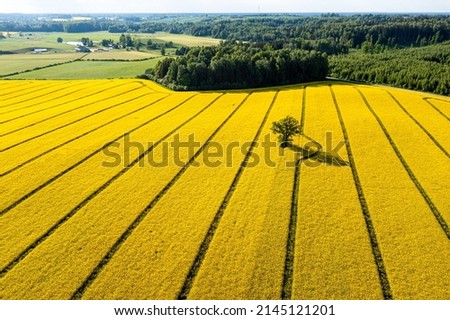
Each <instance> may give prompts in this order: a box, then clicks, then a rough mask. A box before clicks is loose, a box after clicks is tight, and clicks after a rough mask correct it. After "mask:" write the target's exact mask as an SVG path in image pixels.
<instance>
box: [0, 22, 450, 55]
mask: <svg viewBox="0 0 450 320" xmlns="http://www.w3.org/2000/svg"><path fill="white" fill-rule="evenodd" d="M178 18H180V19H178ZM179 20H181V21H179ZM0 30H4V31H11V32H12V31H14V32H69V33H73V32H77V33H80V32H92V31H109V32H111V33H126V32H130V33H138V32H141V33H154V32H158V31H164V32H169V33H173V34H188V35H194V36H210V37H214V38H218V39H223V40H240V41H254V42H276V41H282V42H286V41H287V40H295V39H297V40H299V39H301V40H302V41H305V45H306V44H308V45H310V46H315V47H316V48H314V49H317V47H319V46H322V47H325V43H326V44H327V45H326V46H328V47H333V51H335V52H327V53H328V54H330V53H337V52H336V51H339V50H340V51H342V50H344V51H345V50H347V49H348V48H361V47H362V46H363V45H364V43H370V44H374V45H375V44H380V45H386V46H391V47H394V46H398V45H401V46H409V45H411V44H413V45H417V46H424V45H428V44H436V43H440V42H444V41H447V40H450V16H448V15H386V14H384V15H383V14H377V15H372V14H366V15H361V14H359V15H352V16H348V15H339V14H326V15H321V16H298V15H267V16H266V15H258V16H256V15H254V16H251V15H249V16H238V15H219V16H214V15H212V16H200V17H197V18H193V19H191V20H190V19H186V18H185V17H184V16H180V17H177V16H174V17H172V18H171V19H165V20H164V21H160V20H156V19H155V17H153V16H149V17H132V16H131V17H122V18H118V19H111V18H105V17H103V18H99V17H92V19H91V20H86V21H70V20H67V21H54V20H52V19H48V20H47V19H42V18H32V17H28V18H27V16H25V17H22V18H16V19H1V17H0ZM319 42H320V43H319ZM324 49H325V48H324ZM327 50H330V48H328V49H327ZM319 51H322V50H319Z"/></svg>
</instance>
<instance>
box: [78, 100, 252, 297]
mask: <svg viewBox="0 0 450 320" xmlns="http://www.w3.org/2000/svg"><path fill="white" fill-rule="evenodd" d="M251 95H252V93H250V94H248V95H247V96H246V97H245V98H244V99H243V100H242V101H241V103H239V105H238V106H237V107H236V108H235V109H234V110H233V112H231V113H230V114H229V115H228V117H227V118H226V119H225V120H224V121H223V122H222V123H221V124H220V126H218V127H217V128H216V129H215V130H214V132H213V133H212V134H211V135H210V136H209V137H208V139H207V140H206V141H205V143H204V144H203V145H202V146H201V147H200V149H199V150H197V152H196V153H195V154H194V155H193V156H192V157H191V158H190V159H189V161H188V162H187V163H186V164H185V165H184V166H183V167H182V168H181V169H180V171H178V172H177V174H176V175H175V176H174V177H173V178H172V179H171V180H170V181H169V182H168V183H167V184H166V185H165V186H164V188H163V189H162V190H161V191H160V192H159V193H158V194H157V195H156V196H155V197H154V198H153V200H152V201H151V202H150V203H149V204H148V205H147V207H145V209H144V210H142V211H141V212H140V213H139V214H138V215H137V217H136V218H135V219H134V220H133V222H132V223H131V224H130V225H129V226H128V228H127V229H126V230H125V231H124V232H123V233H122V235H121V236H120V237H119V238H118V240H117V241H116V242H115V243H114V244H113V246H112V247H111V248H110V249H109V250H108V252H107V253H106V254H105V255H104V256H103V258H102V259H101V260H100V262H99V263H98V264H97V266H96V267H95V268H94V269H93V270H92V272H91V273H90V274H89V276H88V277H87V278H86V280H85V281H84V282H83V283H82V284H81V286H80V287H79V288H78V289H77V290H76V291H75V292H74V293H73V295H72V297H71V300H80V299H81V298H82V297H83V294H84V293H85V292H86V290H87V289H88V288H89V286H90V285H91V284H92V283H93V282H94V281H95V279H96V278H97V276H98V275H99V274H100V272H101V271H102V270H103V268H104V267H105V266H106V265H107V264H108V263H109V261H110V260H111V259H112V258H113V256H114V254H115V253H116V252H117V251H118V250H119V249H120V247H121V246H122V244H123V243H124V242H125V241H126V240H127V239H128V237H129V236H130V235H131V234H132V233H133V231H134V230H135V229H136V228H137V227H138V225H139V224H140V223H141V222H142V220H144V219H145V217H146V216H147V215H148V214H149V213H150V212H151V210H152V209H153V208H154V207H155V205H156V204H157V203H158V202H159V201H160V200H161V199H162V198H163V197H164V195H165V194H166V193H167V192H168V191H169V190H170V188H172V186H173V185H174V184H175V183H176V182H177V181H178V180H179V179H180V177H181V176H182V175H183V174H184V173H185V172H186V170H187V169H189V168H190V167H191V165H192V163H193V162H194V161H195V159H197V157H198V156H199V155H200V154H202V153H203V151H204V150H205V149H206V147H207V146H208V145H209V143H210V142H211V141H212V139H214V137H215V136H216V135H217V133H218V132H219V131H220V130H221V129H222V128H223V127H224V126H225V125H226V124H227V123H228V121H229V120H230V119H231V118H232V117H233V116H234V115H235V114H236V112H237V111H238V110H240V109H241V107H242V106H243V105H244V104H245V102H246V101H247V100H248V98H249V97H250V96H251Z"/></svg>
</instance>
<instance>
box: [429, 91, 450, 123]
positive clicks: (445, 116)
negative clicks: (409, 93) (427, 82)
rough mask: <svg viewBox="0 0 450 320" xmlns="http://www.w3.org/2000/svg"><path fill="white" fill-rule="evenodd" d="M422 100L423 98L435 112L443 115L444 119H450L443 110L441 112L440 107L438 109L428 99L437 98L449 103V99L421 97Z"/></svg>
mask: <svg viewBox="0 0 450 320" xmlns="http://www.w3.org/2000/svg"><path fill="white" fill-rule="evenodd" d="M423 100H424V101H425V102H426V103H428V104H429V105H430V106H431V107H432V108H433V109H434V110H436V111H437V112H439V114H440V115H441V116H443V117H444V118H445V119H447V120H448V121H450V117H448V116H447V115H446V114H445V113H444V112H442V111H441V109H439V108H438V107H437V106H436V105H434V104H433V103H431V101H430V100H437V101H443V102H447V103H450V102H449V101H447V100H443V99H438V98H428V97H425V98H423Z"/></svg>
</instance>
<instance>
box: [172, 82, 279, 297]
mask: <svg viewBox="0 0 450 320" xmlns="http://www.w3.org/2000/svg"><path fill="white" fill-rule="evenodd" d="M278 94H279V91H277V92H276V94H275V95H274V97H273V98H272V101H271V103H270V105H269V107H268V108H267V111H266V114H265V115H264V118H263V120H262V122H261V124H260V125H259V128H258V130H257V132H256V134H255V136H254V138H253V140H252V144H251V145H250V148H249V149H248V150H247V153H246V155H245V157H244V159H243V160H242V162H241V164H240V165H239V169H238V172H237V173H236V175H235V176H234V179H233V182H232V183H231V185H230V187H229V188H228V191H227V193H226V195H225V197H224V198H223V200H222V203H221V204H220V207H219V209H218V210H217V212H216V214H215V216H214V218H213V220H212V222H211V224H210V226H209V229H208V232H207V233H206V236H205V238H204V239H203V241H202V243H201V245H200V247H199V249H198V252H197V255H196V257H195V259H194V262H193V264H192V265H191V268H190V270H189V272H188V274H187V276H186V278H185V280H184V283H183V286H182V287H181V290H180V293H179V294H178V297H177V299H178V300H185V299H187V297H188V295H189V292H190V291H191V289H192V285H193V284H194V281H195V278H196V277H197V274H198V271H199V270H200V268H201V266H202V263H203V260H204V258H205V256H206V253H207V252H208V249H209V246H210V244H211V242H212V240H213V238H214V235H215V233H216V231H217V228H218V227H219V224H220V220H221V219H222V216H223V215H224V213H225V210H226V209H227V207H228V203H229V202H230V200H231V198H232V197H233V194H234V191H235V190H236V188H237V185H238V184H239V180H240V179H241V176H242V174H243V173H244V170H245V169H246V168H247V164H248V160H249V159H250V157H251V155H252V153H253V150H254V149H255V147H256V145H257V141H258V140H259V137H260V136H261V132H262V130H263V129H264V126H265V125H266V123H267V119H268V118H269V115H270V112H271V111H272V109H273V106H274V105H275V103H276V101H277V98H278Z"/></svg>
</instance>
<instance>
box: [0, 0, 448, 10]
mask: <svg viewBox="0 0 450 320" xmlns="http://www.w3.org/2000/svg"><path fill="white" fill-rule="evenodd" d="M0 1H1V2H2V3H0V13H12V12H14V13H99V12H101V13H137V12H141V13H156V12H158V13H169V12H175V13H178V12H258V7H259V8H260V11H261V12H446V13H448V12H450V1H449V0H406V1H404V0H368V1H364V0H225V1H217V0H215V1H214V0H209V1H206V0H0Z"/></svg>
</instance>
